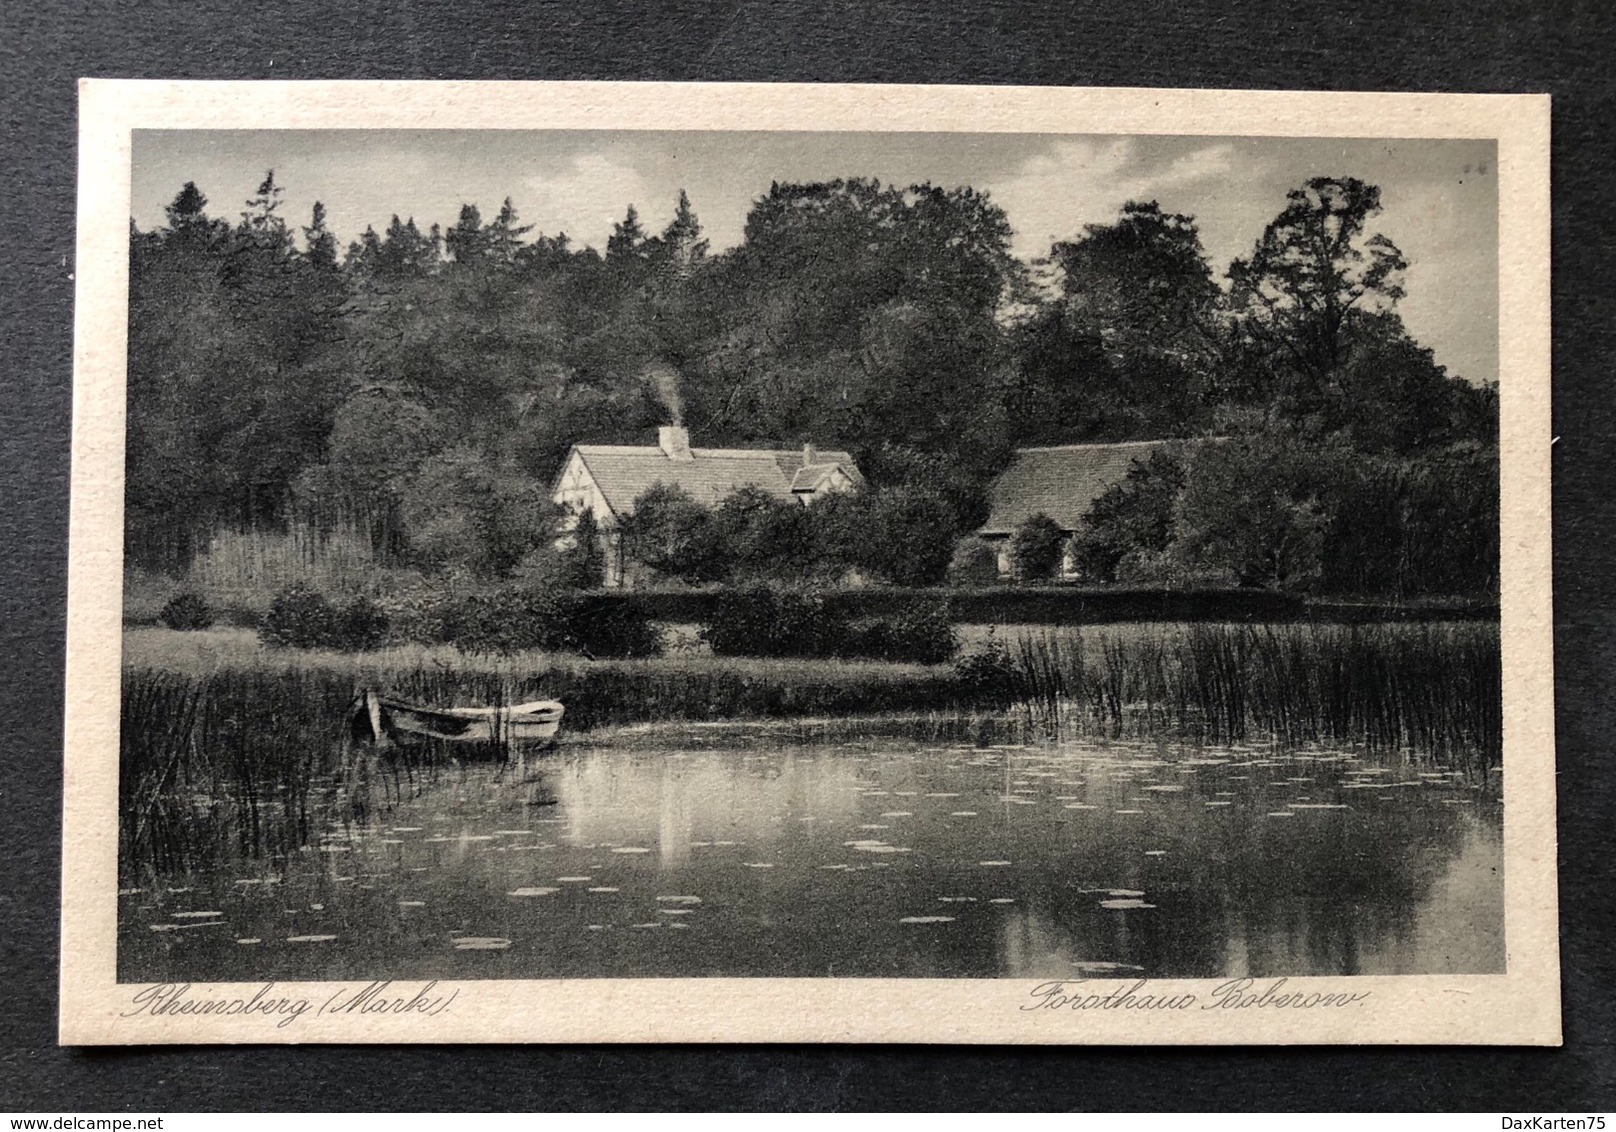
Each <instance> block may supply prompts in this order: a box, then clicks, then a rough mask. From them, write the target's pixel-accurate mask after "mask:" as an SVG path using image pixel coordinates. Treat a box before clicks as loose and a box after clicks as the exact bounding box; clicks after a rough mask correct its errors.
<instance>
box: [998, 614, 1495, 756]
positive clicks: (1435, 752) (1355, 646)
mask: <svg viewBox="0 0 1616 1132" xmlns="http://www.w3.org/2000/svg"><path fill="white" fill-rule="evenodd" d="M1009 651H1010V656H1011V664H1012V667H1013V670H1014V678H1015V681H1016V684H1017V688H1018V695H1017V696H1016V698H1017V699H1018V701H1019V702H1020V705H1021V708H1022V710H1023V711H1024V712H1025V713H1026V715H1027V717H1028V719H1029V721H1030V722H1032V723H1034V724H1036V725H1038V726H1039V727H1041V728H1042V729H1043V730H1044V731H1045V732H1046V733H1050V734H1065V733H1077V734H1100V735H1109V736H1113V737H1121V736H1124V735H1164V734H1165V735H1172V736H1176V737H1181V738H1185V739H1189V740H1192V741H1196V742H1207V743H1213V744H1221V743H1238V742H1243V741H1245V740H1248V739H1253V738H1260V739H1264V740H1271V741H1275V742H1278V743H1282V744H1287V745H1295V744H1302V743H1345V744H1354V745H1361V746H1364V747H1367V748H1369V749H1371V750H1410V751H1417V752H1422V753H1425V754H1429V755H1431V756H1434V757H1436V758H1438V759H1440V760H1441V761H1443V762H1444V763H1447V764H1450V765H1453V766H1456V767H1459V768H1462V769H1465V770H1466V771H1468V772H1471V773H1475V774H1478V775H1484V774H1485V773H1486V772H1487V771H1488V770H1489V769H1491V768H1493V767H1496V766H1497V765H1498V764H1499V761H1500V758H1501V756H1502V742H1503V738H1502V731H1503V728H1502V665H1501V659H1500V652H1499V635H1498V627H1497V626H1496V625H1492V624H1487V623H1450V624H1435V625H1418V624H1416V625H1255V626H1254V625H1202V624H1194V625H1189V626H1186V627H1182V628H1180V629H1178V630H1175V631H1172V632H1155V633H1145V634H1139V633H1129V634H1111V633H1105V632H1093V631H1091V632H1089V633H1085V632H1083V631H1082V630H1078V629H1068V630H1063V631H1055V632H1046V633H1043V634H1023V635H1021V636H1019V637H1018V638H1016V639H1015V640H1014V642H1013V645H1012V647H1011V649H1010V650H1009Z"/></svg>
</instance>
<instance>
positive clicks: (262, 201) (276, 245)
mask: <svg viewBox="0 0 1616 1132" xmlns="http://www.w3.org/2000/svg"><path fill="white" fill-rule="evenodd" d="M282 195H283V190H282V189H281V187H280V186H279V185H277V184H276V183H275V170H273V169H271V170H269V172H267V173H265V174H264V179H263V181H262V182H261V183H260V184H259V186H258V192H257V194H256V195H255V196H254V197H253V198H252V199H251V200H249V201H248V202H247V207H246V209H245V210H244V211H243V212H242V214H241V224H240V226H239V227H238V228H237V231H238V232H240V233H241V234H242V235H243V236H246V237H247V238H248V239H250V240H251V241H253V242H254V243H256V244H258V245H259V246H261V247H265V248H270V249H274V250H280V249H282V248H285V247H289V246H290V244H291V239H292V237H291V234H290V233H289V232H287V230H286V221H285V220H284V219H282V217H281V216H280V215H279V212H280V207H281V196H282Z"/></svg>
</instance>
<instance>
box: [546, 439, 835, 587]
mask: <svg viewBox="0 0 1616 1132" xmlns="http://www.w3.org/2000/svg"><path fill="white" fill-rule="evenodd" d="M863 483H864V478H863V476H862V475H860V474H859V470H858V466H857V465H856V464H855V463H854V462H853V457H852V456H851V455H849V454H848V453H846V452H840V451H818V450H816V449H815V448H814V447H813V445H812V444H804V445H803V446H802V447H801V448H785V449H772V448H692V447H691V446H690V432H689V430H687V429H686V428H685V427H684V426H683V425H677V424H672V425H663V426H662V427H661V428H659V429H658V430H657V443H656V444H655V445H654V446H653V445H646V446H643V447H641V446H638V445H621V444H574V445H573V446H572V449H571V450H570V451H569V452H568V453H567V458H566V460H565V461H564V462H563V464H562V465H561V471H560V472H558V473H557V474H556V478H555V482H554V485H553V489H552V498H553V499H554V500H555V502H556V503H557V504H559V505H560V506H562V507H563V508H565V509H567V510H568V511H570V512H571V513H572V514H573V515H581V514H583V513H584V512H585V511H588V512H589V513H590V514H592V515H593V516H594V519H595V525H596V526H597V527H598V528H599V529H600V531H601V534H602V538H603V541H604V543H605V550H606V564H605V568H604V576H603V577H602V579H601V581H602V583H603V584H604V585H606V586H609V587H620V586H623V585H625V584H628V583H630V582H631V581H632V579H633V576H634V569H633V565H634V564H633V563H632V562H630V561H628V560H627V559H626V557H625V554H624V550H623V545H622V539H621V537H620V535H619V524H620V522H621V520H622V519H623V517H624V516H626V515H628V514H630V513H632V511H633V510H634V501H635V500H637V499H639V498H640V497H641V496H642V495H644V494H645V493H646V492H647V491H649V490H650V489H651V488H653V487H655V486H656V485H658V484H665V485H669V486H673V487H678V488H682V489H683V490H684V491H686V492H687V493H689V495H690V496H691V498H693V499H695V500H696V502H698V503H700V504H702V505H703V506H706V507H716V506H717V505H718V504H720V503H722V502H723V501H724V500H725V499H726V498H727V497H729V496H730V495H732V494H734V493H735V492H736V491H739V490H740V489H741V488H745V487H755V488H759V489H761V490H763V491H766V492H768V493H769V494H770V495H772V496H774V497H776V498H777V499H785V500H793V501H795V502H797V503H800V504H802V505H803V506H809V505H811V504H812V503H813V502H814V501H815V500H816V499H819V498H822V497H824V496H825V495H828V494H831V493H835V492H842V491H852V490H854V489H856V488H858V487H860V486H861V485H862V484H863Z"/></svg>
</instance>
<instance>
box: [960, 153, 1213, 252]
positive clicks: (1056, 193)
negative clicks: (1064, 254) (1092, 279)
mask: <svg viewBox="0 0 1616 1132" xmlns="http://www.w3.org/2000/svg"><path fill="white" fill-rule="evenodd" d="M1234 164H1235V162H1234V147H1233V146H1232V145H1229V144H1227V143H1217V144H1213V145H1207V146H1203V147H1201V148H1200V149H1196V150H1192V151H1190V152H1188V153H1184V154H1181V155H1180V156H1178V157H1176V158H1174V159H1173V160H1171V161H1169V162H1167V163H1166V164H1163V165H1158V166H1155V167H1149V166H1147V165H1146V163H1145V162H1144V161H1142V160H1141V159H1140V155H1139V146H1138V145H1137V143H1136V142H1135V141H1134V139H1132V138H1115V139H1112V138H1094V139H1074V140H1070V141H1058V142H1055V143H1054V144H1053V145H1051V146H1050V147H1049V149H1047V150H1046V151H1044V152H1043V153H1039V154H1036V155H1034V156H1033V157H1031V158H1029V159H1027V160H1026V161H1025V162H1023V163H1022V165H1021V167H1020V168H1019V169H1018V170H1016V172H1015V173H1013V174H1012V175H1010V176H1009V177H1008V178H1007V179H1005V180H1003V181H999V182H997V183H995V184H992V185H990V186H989V189H990V191H991V192H992V195H993V199H994V200H996V201H997V202H998V203H999V204H1000V205H1002V206H1003V207H1004V209H1005V211H1006V212H1007V213H1008V214H1009V215H1010V216H1011V217H1012V218H1013V222H1014V224H1015V229H1016V234H1015V250H1016V252H1017V254H1019V255H1023V256H1028V257H1032V256H1040V255H1045V254H1047V253H1048V251H1049V245H1050V244H1051V243H1053V242H1054V241H1055V240H1063V239H1069V238H1071V237H1072V236H1075V235H1077V234H1078V233H1079V232H1081V231H1082V229H1083V225H1085V224H1101V223H1106V222H1108V221H1110V220H1113V219H1115V218H1116V215H1117V212H1118V210H1119V209H1121V207H1122V206H1123V205H1124V204H1126V203H1127V202H1128V201H1130V200H1150V199H1152V198H1155V197H1158V196H1161V195H1162V194H1164V193H1169V192H1171V191H1173V190H1176V189H1181V188H1184V187H1187V186H1191V185H1196V184H1199V183H1201V182H1204V181H1206V180H1209V179H1212V178H1217V177H1227V176H1228V175H1229V174H1230V173H1231V172H1232V171H1233V169H1234ZM1164 207H1166V206H1165V205H1164Z"/></svg>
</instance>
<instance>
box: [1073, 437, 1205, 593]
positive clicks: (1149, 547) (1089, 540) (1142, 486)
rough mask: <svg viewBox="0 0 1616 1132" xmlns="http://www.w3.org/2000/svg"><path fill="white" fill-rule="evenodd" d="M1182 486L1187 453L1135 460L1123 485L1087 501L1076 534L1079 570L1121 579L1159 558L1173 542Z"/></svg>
mask: <svg viewBox="0 0 1616 1132" xmlns="http://www.w3.org/2000/svg"><path fill="white" fill-rule="evenodd" d="M1183 487H1184V461H1183V454H1182V452H1181V451H1180V450H1178V449H1177V448H1176V447H1174V448H1159V449H1157V450H1156V451H1154V452H1152V453H1151V454H1150V458H1149V459H1148V460H1144V461H1140V460H1135V461H1134V463H1133V466H1132V467H1131V468H1129V469H1128V474H1127V476H1126V477H1125V478H1124V479H1123V481H1122V482H1121V483H1119V484H1113V485H1112V486H1111V487H1109V488H1107V489H1106V491H1105V493H1104V494H1102V495H1101V496H1100V497H1099V498H1098V499H1096V500H1095V501H1094V502H1093V503H1091V504H1090V505H1089V509H1088V511H1087V513H1086V514H1085V515H1084V516H1083V521H1082V523H1081V525H1080V526H1079V527H1078V529H1077V531H1076V532H1075V533H1074V534H1073V536H1072V557H1073V561H1074V564H1075V565H1076V567H1077V572H1078V574H1079V575H1080V576H1082V577H1083V578H1085V579H1088V580H1090V581H1095V582H1108V583H1109V582H1116V581H1123V580H1128V579H1127V578H1125V577H1124V575H1125V574H1130V573H1134V572H1137V571H1138V570H1139V569H1140V568H1141V567H1144V566H1145V565H1146V564H1151V563H1154V562H1155V561H1157V560H1159V558H1160V557H1161V556H1162V555H1164V554H1165V553H1166V551H1167V549H1168V547H1169V546H1170V545H1171V543H1172V539H1173V520H1174V508H1175V506H1176V504H1177V502H1178V495H1179V492H1180V491H1182V490H1183ZM1125 563H1126V564H1128V566H1129V567H1130V568H1127V569H1125V565H1124V564H1125Z"/></svg>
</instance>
